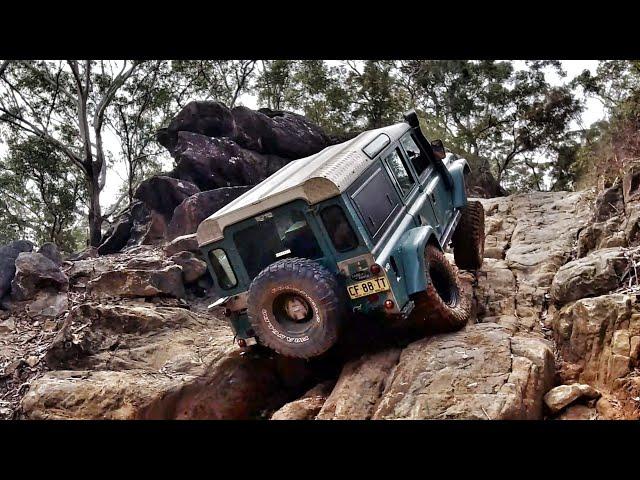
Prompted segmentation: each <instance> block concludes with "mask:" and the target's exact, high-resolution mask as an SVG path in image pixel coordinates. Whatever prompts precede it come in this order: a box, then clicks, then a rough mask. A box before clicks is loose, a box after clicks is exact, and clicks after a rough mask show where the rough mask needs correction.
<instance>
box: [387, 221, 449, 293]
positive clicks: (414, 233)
mask: <svg viewBox="0 0 640 480" xmlns="http://www.w3.org/2000/svg"><path fill="white" fill-rule="evenodd" d="M429 242H433V243H435V244H436V245H437V246H438V248H440V249H442V246H441V245H440V243H439V242H438V237H437V236H436V234H435V232H434V230H433V228H432V227H431V225H423V226H421V227H416V228H412V229H410V230H407V231H406V232H405V233H404V234H403V235H402V237H400V240H399V241H398V245H397V246H396V247H395V249H394V252H393V255H394V257H395V258H397V259H398V260H399V262H398V263H400V266H401V268H402V276H403V278H404V284H405V289H406V291H407V295H412V294H414V293H417V292H422V291H424V290H426V289H427V278H426V275H425V274H424V272H425V264H424V250H425V248H426V246H427V243H429Z"/></svg>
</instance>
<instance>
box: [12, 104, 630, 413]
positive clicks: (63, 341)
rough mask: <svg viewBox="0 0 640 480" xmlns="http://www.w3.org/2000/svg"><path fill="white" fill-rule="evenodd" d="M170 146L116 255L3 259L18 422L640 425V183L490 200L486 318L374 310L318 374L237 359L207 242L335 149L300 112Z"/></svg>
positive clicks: (211, 117)
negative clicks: (263, 186)
mask: <svg viewBox="0 0 640 480" xmlns="http://www.w3.org/2000/svg"><path fill="white" fill-rule="evenodd" d="M159 141H160V142H161V143H162V144H163V145H165V147H166V148H167V149H168V150H169V151H170V152H171V154H172V155H173V156H174V158H175V159H176V168H175V169H174V170H173V171H172V172H168V173H166V174H164V175H158V176H154V177H152V178H150V179H148V180H146V181H145V182H143V183H142V185H141V186H140V188H139V189H138V190H137V192H136V194H135V196H136V199H137V201H136V202H134V203H133V204H132V205H131V207H129V208H128V209H126V210H125V211H124V212H123V213H122V214H121V215H120V216H119V217H118V218H117V220H116V222H115V223H114V224H113V226H112V227H111V228H110V229H109V230H108V231H107V232H106V233H105V235H104V239H103V240H104V241H103V243H102V245H101V246H100V247H99V248H97V249H88V250H87V251H85V252H83V253H82V254H79V255H76V256H73V257H72V258H70V259H67V260H64V261H63V259H62V257H61V255H60V254H59V253H58V252H57V250H56V248H55V246H53V245H51V244H48V245H43V246H41V247H40V248H39V249H36V248H35V247H34V245H32V244H30V243H29V242H23V241H17V242H13V243H11V244H9V245H6V246H0V301H1V303H0V418H30V419H31V418H33V419H55V418H87V419H90V418H91V419H93V418H118V419H134V418H146V419H178V418H185V419H186V418H209V419H244V418H272V419H441V418H463V419H542V418H558V419H575V418H582V419H587V418H588V419H596V418H636V419H637V418H639V417H640V410H639V406H640V375H639V371H638V361H639V354H640V306H638V305H637V303H636V300H637V294H638V293H640V287H639V286H638V285H639V283H640V282H639V277H638V270H639V267H640V265H639V264H638V263H639V260H640V247H639V245H640V228H639V226H640V171H634V170H632V171H631V172H630V173H629V174H628V175H627V176H626V177H624V179H623V181H622V182H620V183H618V184H616V185H614V186H611V187H610V188H608V189H606V190H604V191H602V192H601V193H600V194H598V195H596V194H595V192H578V193H568V192H557V193H532V194H522V195H515V196H511V197H502V198H490V199H484V200H482V202H483V205H484V207H485V211H486V244H485V261H484V265H483V268H482V269H481V270H479V271H477V272H462V277H463V279H464V286H465V289H466V290H467V293H468V294H469V295H472V297H473V304H474V315H473V321H472V322H470V323H469V324H468V325H467V326H466V327H465V328H464V329H463V330H461V331H459V332H455V333H450V334H445V335H436V336H428V337H425V336H424V335H423V334H420V333H419V332H414V331H410V330H406V329H402V328H401V327H402V326H401V325H400V326H398V325H395V326H389V325H388V323H386V322H384V321H381V320H380V319H375V318H360V317H355V316H354V317H351V318H349V319H348V322H347V324H348V325H349V329H348V331H347V332H345V335H344V338H343V340H342V341H341V343H340V344H338V345H336V347H335V348H333V349H332V350H331V351H330V352H329V353H328V354H327V355H326V356H324V357H323V358H319V359H315V360H313V361H310V362H306V361H301V360H300V361H298V360H292V359H287V358H283V357H280V356H278V355H274V354H271V353H269V352H267V351H264V350H262V349H260V348H256V349H253V350H251V351H247V352H241V351H240V350H239V349H238V348H237V347H236V346H235V344H234V342H233V336H232V332H231V330H230V328H229V327H228V326H227V323H226V321H225V318H224V315H223V312H222V311H221V310H220V309H217V310H216V309H213V310H209V309H207V308H206V305H208V304H209V303H211V300H212V299H211V298H210V295H209V293H208V290H209V288H210V287H211V280H210V278H209V277H208V274H207V273H206V265H205V264H204V262H203V261H202V259H200V258H198V255H199V252H198V249H197V244H196V242H195V238H194V237H195V235H193V232H194V231H195V229H196V228H197V225H198V223H199V222H200V221H201V220H202V219H203V218H205V217H206V216H208V215H209V214H211V213H213V212H214V211H215V210H217V209H218V208H220V207H221V206H223V205H225V204H226V203H228V202H229V201H231V200H232V199H233V198H235V197H237V196H238V195H240V194H242V192H244V191H246V189H248V188H250V186H251V185H252V184H255V183H257V182H258V181H260V180H261V179H262V178H264V177H265V176H267V175H269V174H270V173H272V172H273V171H275V170H276V169H278V168H280V167H281V166H282V165H284V163H286V162H288V161H291V160H292V159H293V158H300V157H302V156H306V155H309V154H312V153H314V152H315V151H318V150H320V149H322V148H324V146H326V145H327V144H329V143H331V142H333V141H335V139H330V138H329V137H327V136H326V135H324V134H323V133H322V132H321V131H320V130H319V129H318V128H317V127H316V126H314V125H312V124H310V123H309V122H308V121H306V119H304V117H300V116H299V115H295V114H290V113H287V112H273V111H266V110H265V111H258V112H253V111H251V110H249V109H245V108H243V107H239V108H236V109H233V110H229V109H226V108H225V107H222V106H221V105H220V104H218V103H216V102H193V103H191V104H189V105H187V107H185V109H184V110H183V111H182V112H180V114H178V116H177V117H176V118H175V119H174V120H173V121H172V122H171V124H170V125H169V126H168V128H167V129H165V130H163V131H162V132H160V135H159ZM471 187H472V191H473V192H476V193H478V194H483V192H484V193H486V189H485V190H483V187H482V185H481V184H480V183H475V184H473V185H471ZM481 187H482V188H481ZM478 189H480V190H481V191H478ZM36 250H37V251H36ZM398 327H400V328H398Z"/></svg>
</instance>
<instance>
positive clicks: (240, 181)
mask: <svg viewBox="0 0 640 480" xmlns="http://www.w3.org/2000/svg"><path fill="white" fill-rule="evenodd" d="M158 140H159V142H160V143H161V144H162V145H164V146H165V147H166V148H167V149H168V150H169V152H170V153H171V155H172V156H173V157H174V159H175V161H176V167H175V168H174V169H173V170H172V171H171V172H167V173H165V174H161V175H156V176H153V177H151V178H149V179H147V180H145V181H144V182H142V183H141V184H140V186H139V187H138V189H137V190H136V192H135V194H134V197H135V199H136V201H135V202H133V204H132V205H131V206H130V207H129V208H128V209H127V210H125V211H124V212H121V213H120V215H118V217H117V218H116V219H115V221H114V224H113V225H112V226H111V228H109V230H108V231H107V232H106V234H105V235H104V237H103V239H102V244H101V245H100V247H99V249H98V253H99V254H100V255H108V254H113V253H116V252H120V251H122V250H123V249H124V248H127V247H132V246H135V245H141V244H143V245H155V244H160V243H163V242H165V241H171V240H173V239H174V238H176V237H179V236H182V235H186V234H190V233H194V232H195V231H196V229H197V227H198V224H199V223H200V222H201V221H202V220H204V219H205V218H206V217H208V216H209V215H211V214H212V213H214V212H215V211H216V210H218V209H220V208H221V207H223V206H224V205H226V204H227V203H229V202H230V201H231V200H233V199H234V198H236V197H237V196H238V195H240V194H242V193H244V192H245V191H246V190H248V189H250V188H251V187H252V186H253V185H256V184H257V183H259V182H261V181H262V180H264V179H265V178H266V177H268V176H269V175H271V174H272V173H275V172H276V171H277V170H278V169H280V168H282V167H283V166H284V165H286V164H287V163H288V162H290V161H291V160H294V159H298V158H302V157H306V156H309V155H313V154H314V153H317V152H319V151H320V150H322V149H323V148H325V147H327V146H329V145H330V142H331V139H329V137H328V136H327V135H325V134H324V133H323V132H322V129H320V128H319V127H318V126H316V125H314V124H313V123H311V122H309V121H308V120H307V119H305V118H304V117H302V116H300V115H297V114H295V113H291V112H281V111H271V110H266V109H263V110H259V111H253V110H250V109H248V108H246V107H236V108H234V109H232V110H229V109H228V108H227V107H225V106H224V105H222V104H220V103H218V102H191V103H189V104H188V105H186V106H185V107H184V108H183V109H182V110H181V111H180V112H179V113H178V115H176V117H175V118H174V119H173V120H172V121H171V122H170V124H169V126H168V127H167V128H165V129H162V130H161V131H160V132H159V134H158Z"/></svg>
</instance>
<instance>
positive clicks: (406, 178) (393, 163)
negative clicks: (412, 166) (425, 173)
mask: <svg viewBox="0 0 640 480" xmlns="http://www.w3.org/2000/svg"><path fill="white" fill-rule="evenodd" d="M385 160H386V162H387V164H388V165H389V167H390V168H391V171H392V172H393V175H394V176H395V177H396V180H397V181H398V185H399V186H400V190H402V195H403V196H405V195H406V194H407V193H409V190H411V187H413V184H414V183H415V180H414V178H413V177H412V176H411V173H409V169H408V168H407V165H406V164H405V163H404V158H403V157H402V154H401V153H400V149H399V148H396V149H395V150H394V151H393V152H391V153H390V154H389V155H387V156H386V157H385Z"/></svg>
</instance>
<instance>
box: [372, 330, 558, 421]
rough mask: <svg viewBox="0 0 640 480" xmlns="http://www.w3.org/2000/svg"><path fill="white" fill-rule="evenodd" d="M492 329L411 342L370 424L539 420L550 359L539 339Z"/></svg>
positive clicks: (550, 371) (551, 366) (551, 368)
mask: <svg viewBox="0 0 640 480" xmlns="http://www.w3.org/2000/svg"><path fill="white" fill-rule="evenodd" d="M516 339H518V337H513V338H510V335H509V334H508V332H507V331H506V330H505V329H504V328H503V327H500V326H498V325H496V324H493V323H482V324H477V325H474V326H473V328H467V329H465V330H463V331H461V332H458V333H455V334H451V335H441V336H436V337H430V338H426V339H424V340H419V341H417V342H414V343H413V344H411V345H410V346H409V347H407V348H406V349H405V350H404V351H403V352H402V355H401V356H400V359H399V362H398V365H397V366H396V367H395V369H394V370H393V374H392V375H391V378H390V379H389V380H387V382H386V385H387V386H386V388H385V389H384V392H383V394H382V398H381V399H380V401H379V402H378V404H377V406H376V408H375V413H374V415H373V417H372V418H374V419H425V418H430V419H447V418H453V419H455V418H458V419H477V420H481V419H503V420H506V419H538V418H541V416H542V399H543V396H544V393H545V392H547V390H548V389H549V388H550V387H551V384H550V381H551V380H552V378H553V372H554V368H555V367H554V358H553V353H552V351H551V349H550V348H549V346H548V345H547V344H546V343H545V342H544V341H542V340H539V339H533V338H531V339H523V340H522V341H516V344H515V348H514V340H516Z"/></svg>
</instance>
